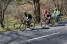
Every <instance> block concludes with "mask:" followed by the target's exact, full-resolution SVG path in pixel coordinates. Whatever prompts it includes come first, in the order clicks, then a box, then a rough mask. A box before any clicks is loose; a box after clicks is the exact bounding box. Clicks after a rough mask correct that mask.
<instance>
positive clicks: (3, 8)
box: [0, 0, 13, 28]
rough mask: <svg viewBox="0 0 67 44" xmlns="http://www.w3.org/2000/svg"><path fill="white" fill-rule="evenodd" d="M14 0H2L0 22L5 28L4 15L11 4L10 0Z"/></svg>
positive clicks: (0, 1)
mask: <svg viewBox="0 0 67 44" xmlns="http://www.w3.org/2000/svg"><path fill="white" fill-rule="evenodd" d="M12 1H13V0H0V24H1V27H2V28H4V27H5V26H4V15H5V11H6V9H7V7H8V5H9V4H10V2H12Z"/></svg>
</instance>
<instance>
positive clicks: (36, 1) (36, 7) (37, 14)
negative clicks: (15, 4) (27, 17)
mask: <svg viewBox="0 0 67 44" xmlns="http://www.w3.org/2000/svg"><path fill="white" fill-rule="evenodd" d="M39 1H40V0H33V3H34V14H35V18H36V22H40V3H39Z"/></svg>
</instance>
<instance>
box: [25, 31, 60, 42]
mask: <svg viewBox="0 0 67 44" xmlns="http://www.w3.org/2000/svg"><path fill="white" fill-rule="evenodd" d="M60 33H61V32H57V33H53V34H50V35H45V36H41V37H37V38H33V39H29V40H26V41H27V42H30V41H33V40H38V39H41V38H45V37H49V36H53V35H57V34H60Z"/></svg>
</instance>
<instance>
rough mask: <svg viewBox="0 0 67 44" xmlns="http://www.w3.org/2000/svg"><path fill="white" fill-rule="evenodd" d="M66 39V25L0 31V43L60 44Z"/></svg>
mask: <svg viewBox="0 0 67 44" xmlns="http://www.w3.org/2000/svg"><path fill="white" fill-rule="evenodd" d="M66 41H67V26H58V27H51V28H50V29H39V30H33V31H24V32H22V31H11V32H0V44H60V43H66Z"/></svg>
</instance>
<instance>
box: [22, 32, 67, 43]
mask: <svg viewBox="0 0 67 44" xmlns="http://www.w3.org/2000/svg"><path fill="white" fill-rule="evenodd" d="M23 44H67V31H63V32H61V33H56V34H53V35H50V36H46V37H45V36H44V37H41V38H36V39H35V38H33V39H31V40H28V41H27V42H25V43H23Z"/></svg>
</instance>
